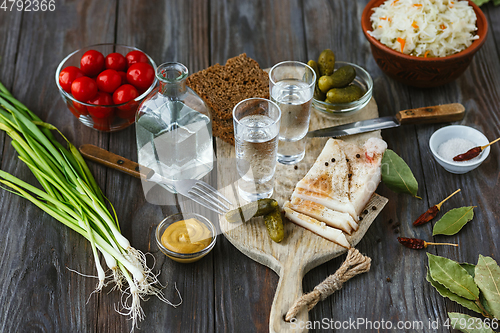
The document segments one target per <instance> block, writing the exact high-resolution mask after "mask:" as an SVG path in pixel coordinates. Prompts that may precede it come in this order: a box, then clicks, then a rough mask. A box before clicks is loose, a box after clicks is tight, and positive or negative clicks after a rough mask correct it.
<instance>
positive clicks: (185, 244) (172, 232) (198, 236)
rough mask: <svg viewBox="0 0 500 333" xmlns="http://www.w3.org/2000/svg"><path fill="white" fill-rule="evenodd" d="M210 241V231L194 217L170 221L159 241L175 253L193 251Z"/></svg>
mask: <svg viewBox="0 0 500 333" xmlns="http://www.w3.org/2000/svg"><path fill="white" fill-rule="evenodd" d="M211 242H212V232H211V231H210V230H209V229H208V227H207V226H206V225H205V224H204V223H203V222H200V221H198V220H197V219H195V218H190V219H187V220H181V221H178V222H175V223H172V224H171V225H169V226H168V228H167V229H166V230H165V231H164V232H163V235H162V236H161V243H162V244H163V246H165V247H166V248H167V249H169V250H170V251H173V252H177V253H195V252H199V251H201V250H203V249H204V248H206V247H207V246H208V245H210V243H211Z"/></svg>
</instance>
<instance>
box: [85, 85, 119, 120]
mask: <svg viewBox="0 0 500 333" xmlns="http://www.w3.org/2000/svg"><path fill="white" fill-rule="evenodd" d="M87 103H89V104H95V105H96V106H87V111H88V112H89V113H90V115H91V116H92V118H106V117H108V116H109V115H110V114H111V113H113V111H114V108H112V107H105V106H104V105H113V99H112V98H111V95H110V94H108V93H105V92H102V91H99V92H97V95H96V96H95V97H94V98H91V99H89V100H88V101H87ZM97 105H102V106H97Z"/></svg>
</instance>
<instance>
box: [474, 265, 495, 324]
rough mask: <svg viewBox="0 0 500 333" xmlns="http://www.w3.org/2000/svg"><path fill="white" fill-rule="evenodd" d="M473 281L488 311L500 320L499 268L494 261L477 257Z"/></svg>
mask: <svg viewBox="0 0 500 333" xmlns="http://www.w3.org/2000/svg"><path fill="white" fill-rule="evenodd" d="M474 281H475V282H476V284H477V285H478V287H479V289H480V290H481V292H482V293H483V295H484V298H485V299H486V301H487V302H488V310H489V311H491V314H492V315H493V316H494V317H495V318H497V319H500V267H498V264H497V263H496V261H495V260H493V259H492V258H490V257H484V256H482V255H479V259H478V261H477V265H476V273H475V276H474Z"/></svg>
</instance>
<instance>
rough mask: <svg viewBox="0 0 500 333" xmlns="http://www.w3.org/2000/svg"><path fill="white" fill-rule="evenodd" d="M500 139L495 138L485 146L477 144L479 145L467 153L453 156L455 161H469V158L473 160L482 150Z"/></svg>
mask: <svg viewBox="0 0 500 333" xmlns="http://www.w3.org/2000/svg"><path fill="white" fill-rule="evenodd" d="M498 140H500V138H498V139H496V140H493V141H491V142H490V143H488V144H487V145H484V146H477V147H474V148H471V149H469V150H467V151H466V152H465V153H463V154H459V155H457V156H455V157H453V160H454V161H457V162H460V161H468V160H472V159H473V158H474V157H476V156H478V155H479V154H481V152H482V151H483V150H484V149H485V148H486V147H488V146H491V145H492V144H494V143H495V142H497V141H498Z"/></svg>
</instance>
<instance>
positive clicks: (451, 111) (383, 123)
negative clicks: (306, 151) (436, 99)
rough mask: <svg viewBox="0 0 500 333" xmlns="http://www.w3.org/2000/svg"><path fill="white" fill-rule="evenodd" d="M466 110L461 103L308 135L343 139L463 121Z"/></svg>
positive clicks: (364, 121) (325, 129)
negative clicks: (416, 126)
mask: <svg viewBox="0 0 500 333" xmlns="http://www.w3.org/2000/svg"><path fill="white" fill-rule="evenodd" d="M464 114H465V108H464V106H463V105H462V104H460V103H452V104H443V105H435V106H429V107H422V108H417V109H408V110H403V111H399V112H398V113H397V114H396V115H395V116H388V117H380V118H374V119H367V120H360V121H356V122H354V123H350V124H344V125H339V126H333V127H327V128H322V129H318V130H315V131H311V132H309V133H307V136H308V137H341V136H345V135H353V134H359V133H365V132H371V131H375V130H380V129H386V128H392V127H398V126H401V125H416V124H430V123H442V122H452V121H457V120H461V119H463V117H464Z"/></svg>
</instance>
